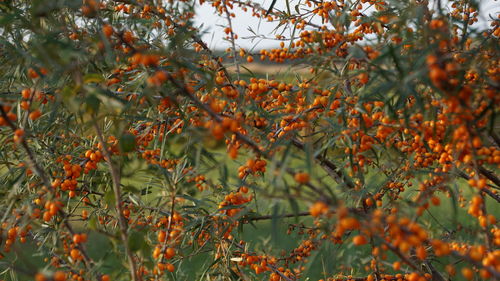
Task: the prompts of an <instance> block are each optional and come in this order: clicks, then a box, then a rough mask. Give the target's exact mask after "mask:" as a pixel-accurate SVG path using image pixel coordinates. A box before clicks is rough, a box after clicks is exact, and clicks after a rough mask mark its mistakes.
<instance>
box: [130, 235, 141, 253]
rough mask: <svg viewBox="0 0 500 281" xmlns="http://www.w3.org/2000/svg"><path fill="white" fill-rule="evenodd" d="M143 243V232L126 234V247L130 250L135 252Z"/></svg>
mask: <svg viewBox="0 0 500 281" xmlns="http://www.w3.org/2000/svg"><path fill="white" fill-rule="evenodd" d="M143 245H144V234H143V233H141V232H137V231H134V232H131V233H130V234H129V236H128V247H129V249H130V250H131V251H133V252H137V251H139V250H140V249H141V248H142V247H143Z"/></svg>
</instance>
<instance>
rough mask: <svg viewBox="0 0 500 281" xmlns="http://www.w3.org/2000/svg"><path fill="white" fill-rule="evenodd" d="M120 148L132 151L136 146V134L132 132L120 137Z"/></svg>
mask: <svg viewBox="0 0 500 281" xmlns="http://www.w3.org/2000/svg"><path fill="white" fill-rule="evenodd" d="M119 144H120V149H121V151H122V152H130V151H133V150H134V148H135V136H134V135H132V134H130V133H125V134H123V135H122V136H121V137H120V142H119Z"/></svg>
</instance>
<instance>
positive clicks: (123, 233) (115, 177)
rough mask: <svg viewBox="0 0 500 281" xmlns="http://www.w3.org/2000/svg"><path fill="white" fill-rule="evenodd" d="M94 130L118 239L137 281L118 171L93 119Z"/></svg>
mask: <svg viewBox="0 0 500 281" xmlns="http://www.w3.org/2000/svg"><path fill="white" fill-rule="evenodd" d="M93 123H94V124H93V125H94V129H95V131H96V133H97V138H98V140H99V143H100V144H101V147H102V151H103V154H104V159H105V160H106V162H107V163H108V166H109V172H110V173H111V178H112V181H113V192H114V195H115V208H116V212H117V213H118V214H117V215H118V222H119V226H120V238H121V240H122V243H123V246H124V247H125V252H126V255H127V258H128V263H129V267H130V276H131V278H132V280H133V281H139V280H140V277H139V276H138V275H137V265H136V264H135V261H134V256H133V254H132V251H131V250H130V248H129V246H128V233H127V231H128V226H127V221H126V219H125V216H124V215H123V207H122V195H121V187H120V182H121V179H120V171H119V170H118V169H117V167H116V166H115V165H114V164H113V162H112V159H111V154H110V153H109V151H108V148H107V145H106V141H105V140H104V136H103V134H102V132H101V129H100V128H99V126H98V125H97V121H96V120H95V119H94V122H93Z"/></svg>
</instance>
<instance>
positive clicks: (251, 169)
mask: <svg viewBox="0 0 500 281" xmlns="http://www.w3.org/2000/svg"><path fill="white" fill-rule="evenodd" d="M266 165H267V162H266V160H264V159H259V158H257V159H248V160H247V162H246V164H245V165H243V166H240V167H239V168H238V177H239V178H240V179H243V178H245V177H246V176H247V175H255V174H257V173H259V172H261V173H265V172H266Z"/></svg>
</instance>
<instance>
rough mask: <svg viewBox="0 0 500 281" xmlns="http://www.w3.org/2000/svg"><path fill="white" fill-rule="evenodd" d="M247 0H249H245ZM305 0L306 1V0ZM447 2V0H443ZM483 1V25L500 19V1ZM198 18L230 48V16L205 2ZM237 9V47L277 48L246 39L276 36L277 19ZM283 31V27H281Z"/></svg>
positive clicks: (281, 4)
mask: <svg viewBox="0 0 500 281" xmlns="http://www.w3.org/2000/svg"><path fill="white" fill-rule="evenodd" d="M243 1H245V0H243ZM252 2H254V3H260V4H261V5H262V7H263V8H265V9H267V8H268V7H269V6H270V5H271V2H272V0H254V1H252ZM299 2H300V0H290V6H291V10H292V11H294V6H295V5H296V4H297V3H299ZM302 2H303V1H302ZM442 2H443V3H445V2H446V1H442ZM479 3H480V16H479V22H478V23H476V24H479V25H480V26H481V27H485V26H486V25H489V23H488V19H489V17H488V15H492V16H493V17H494V18H497V17H498V15H499V14H500V1H499V0H479ZM274 9H279V10H284V9H286V5H285V1H284V0H277V3H276V5H275V7H274ZM196 12H197V17H196V19H197V21H196V25H197V26H201V25H203V28H202V30H205V31H208V32H207V33H206V34H204V35H203V37H202V38H203V40H204V41H205V42H207V43H208V44H209V46H210V47H211V48H212V49H226V48H228V47H230V43H229V42H227V41H225V40H224V39H223V38H224V37H225V33H224V32H223V29H224V27H226V26H227V19H226V18H225V17H219V16H218V15H217V14H216V12H215V9H214V8H213V7H211V4H210V3H208V2H206V3H205V4H203V5H201V6H200V5H198V8H197V10H196ZM233 12H234V13H235V14H236V19H234V20H233V29H234V31H235V32H236V33H237V34H238V36H239V39H238V40H236V43H237V48H238V47H243V48H245V49H247V50H250V49H252V48H255V50H259V49H262V48H271V47H277V46H278V45H279V42H280V41H276V40H265V39H264V40H261V39H254V40H251V39H245V38H246V37H250V36H254V34H253V33H252V32H250V31H249V30H248V29H249V28H250V29H252V30H253V31H254V32H256V33H257V34H258V35H259V36H267V37H272V38H274V34H273V30H274V29H275V28H276V27H277V25H278V23H277V22H267V20H259V19H257V18H255V17H252V16H251V11H250V10H249V11H248V12H243V11H242V10H241V9H239V8H237V7H235V9H234V10H233ZM279 30H280V31H282V30H283V28H281V29H279ZM290 32H291V30H287V31H286V32H285V33H284V34H283V35H284V36H286V37H288V36H289V35H290Z"/></svg>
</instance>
